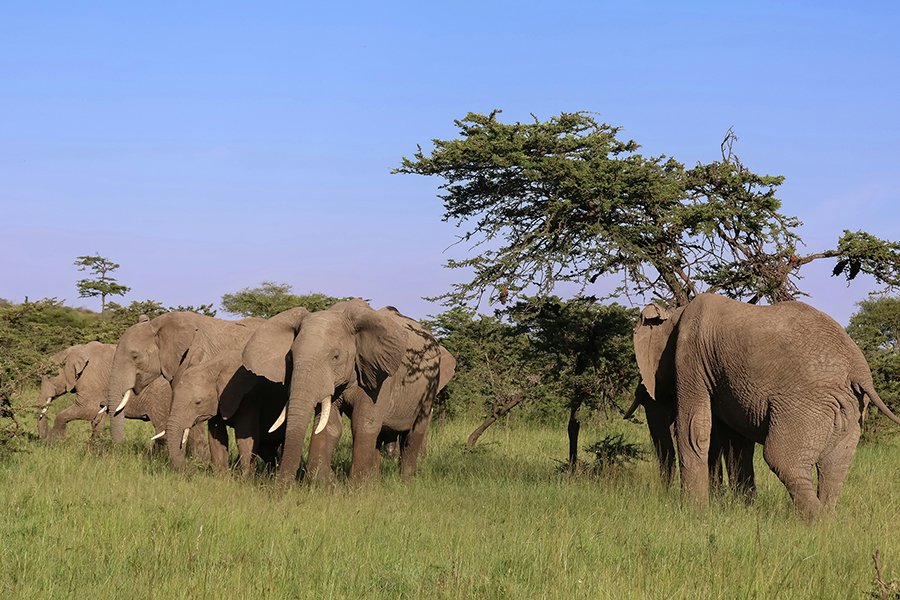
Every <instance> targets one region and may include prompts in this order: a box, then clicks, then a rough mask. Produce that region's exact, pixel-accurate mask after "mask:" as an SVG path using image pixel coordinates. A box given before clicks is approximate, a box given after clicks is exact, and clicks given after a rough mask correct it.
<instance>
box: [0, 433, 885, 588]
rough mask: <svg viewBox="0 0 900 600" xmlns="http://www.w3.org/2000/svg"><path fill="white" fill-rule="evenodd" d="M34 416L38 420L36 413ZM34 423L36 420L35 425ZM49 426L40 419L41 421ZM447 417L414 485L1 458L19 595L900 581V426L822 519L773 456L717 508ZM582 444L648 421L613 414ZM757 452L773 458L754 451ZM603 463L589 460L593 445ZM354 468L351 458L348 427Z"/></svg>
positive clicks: (137, 452) (90, 449)
mask: <svg viewBox="0 0 900 600" xmlns="http://www.w3.org/2000/svg"><path fill="white" fill-rule="evenodd" d="M29 418H30V417H29ZM21 420H22V421H25V420H26V419H21ZM31 420H32V421H33V419H31ZM474 425H475V424H473V423H458V422H457V423H446V424H439V423H436V424H435V426H433V427H432V431H431V435H430V438H429V440H428V454H427V457H426V458H424V459H423V461H422V463H421V469H420V473H419V477H418V479H417V481H416V482H415V483H414V484H412V485H405V484H403V483H401V482H400V481H399V477H398V474H397V468H396V466H395V465H393V464H388V463H386V464H384V465H383V469H382V470H383V477H382V480H381V481H380V482H379V483H377V484H374V485H371V486H367V487H364V488H362V489H357V488H354V487H351V486H349V485H348V484H346V482H344V481H342V482H341V483H340V484H339V485H337V486H336V487H334V488H328V489H321V488H310V487H307V486H303V485H299V484H298V485H295V486H293V487H292V488H291V489H289V490H287V491H283V490H281V489H279V488H278V487H277V486H275V485H274V484H273V483H272V481H271V479H270V478H268V477H266V476H265V475H260V476H257V477H254V478H252V479H250V480H249V481H243V480H241V479H240V478H239V477H237V476H234V477H224V478H223V477H216V476H214V475H212V474H210V473H207V472H204V471H202V470H199V469H197V470H195V472H193V473H190V474H188V475H181V474H177V473H174V472H172V471H171V469H170V468H169V467H168V464H167V462H166V460H165V457H164V456H161V455H159V454H154V453H153V452H150V451H148V450H147V447H148V445H149V444H148V442H147V440H148V438H149V436H150V435H152V433H153V432H152V431H151V428H150V426H149V425H146V424H143V423H134V422H129V423H128V427H127V438H126V443H125V444H124V445H123V446H121V447H112V446H111V445H110V444H109V443H107V442H101V443H95V444H86V442H85V440H86V439H87V435H88V429H87V427H86V426H79V425H73V426H72V430H71V432H70V434H69V436H68V439H67V440H65V441H62V442H60V443H57V444H53V445H47V444H44V443H42V442H32V443H30V444H28V445H27V447H26V449H25V451H23V452H18V453H16V454H14V455H13V457H12V458H11V459H9V460H7V461H5V462H4V463H3V464H2V465H0V485H2V488H0V489H2V492H0V539H2V541H3V543H2V544H0V559H2V569H0V594H2V597H4V598H70V597H71V598H123V597H124V598H221V597H229V598H242V597H260V598H778V597H780V598H859V597H864V596H865V595H866V594H867V593H869V592H870V591H871V590H873V589H874V588H873V577H874V570H873V568H872V560H871V555H872V552H873V551H874V550H875V549H876V548H877V549H879V550H880V552H881V557H882V564H883V568H884V573H883V575H884V576H885V578H886V579H889V580H890V579H897V578H898V577H900V526H898V523H900V476H898V475H897V471H898V469H897V467H898V465H900V436H897V435H894V436H884V437H882V439H880V440H879V441H878V443H877V444H862V445H860V448H859V449H858V451H857V454H856V458H855V460H854V465H853V468H852V469H851V472H850V475H849V477H848V479H847V481H846V484H845V487H844V491H843V494H842V497H841V500H840V503H839V507H838V512H837V514H836V515H834V516H831V517H829V518H826V519H824V520H822V521H821V522H818V523H815V524H812V525H808V524H805V523H803V522H802V521H801V520H799V518H797V517H796V516H795V515H794V514H793V512H792V510H791V506H790V503H789V500H788V497H787V493H786V492H785V490H784V488H783V486H782V485H781V484H780V482H778V481H777V479H775V477H774V476H773V475H772V474H771V472H770V471H769V470H768V468H767V467H766V466H765V465H764V463H763V462H762V460H761V458H759V457H758V459H757V460H758V462H757V473H758V480H759V486H760V494H759V498H758V500H757V501H756V502H755V503H754V504H753V505H752V506H749V507H748V506H745V505H744V504H742V503H741V502H739V501H735V500H731V499H728V498H725V499H722V500H721V501H718V502H716V503H714V505H713V506H712V508H711V509H709V510H707V511H700V510H695V509H692V508H690V507H687V506H684V505H682V503H681V501H680V500H679V498H678V494H677V492H676V491H674V490H670V491H666V490H661V489H659V486H658V485H657V483H656V473H655V466H654V465H653V464H652V462H649V461H644V462H640V463H638V464H636V465H634V466H632V467H626V468H622V469H616V470H612V471H605V472H604V474H603V475H601V476H589V475H587V474H585V473H587V472H588V471H585V472H584V473H582V474H579V475H576V476H568V475H565V474H562V473H560V472H559V470H558V469H557V468H556V467H557V465H558V461H559V460H561V459H564V458H565V456H566V453H567V441H566V439H565V432H564V427H562V426H561V427H559V428H556V429H553V428H546V427H543V428H539V427H530V426H526V425H524V424H519V425H516V424H515V423H513V425H510V426H508V427H503V426H501V425H499V424H498V425H497V426H495V429H491V430H489V431H488V432H487V433H486V434H485V435H484V436H483V438H482V440H481V441H480V442H479V444H478V446H476V448H475V449H474V450H473V451H466V450H465V449H464V440H465V438H466V436H467V435H468V433H469V432H470V431H471V429H473V428H474ZM586 433H587V435H583V438H584V439H583V444H582V445H583V446H586V445H588V444H590V443H591V442H592V441H596V440H597V439H600V438H601V437H603V436H605V435H608V434H618V433H621V434H622V435H623V437H624V439H626V440H629V441H638V442H640V443H641V444H643V445H644V446H645V447H646V448H647V449H649V441H648V439H647V435H646V433H645V431H644V428H643V427H641V426H638V425H635V424H632V423H626V422H622V421H618V420H614V421H611V422H609V423H608V424H606V425H605V426H604V427H603V428H596V429H594V431H587V432H586ZM757 454H759V453H757ZM584 458H585V459H587V458H588V457H587V456H584ZM337 465H338V471H339V473H340V474H341V475H342V476H345V475H344V474H345V473H346V471H347V469H348V468H349V449H348V446H347V441H346V440H344V441H343V442H342V445H341V447H340V448H339V452H338V457H337Z"/></svg>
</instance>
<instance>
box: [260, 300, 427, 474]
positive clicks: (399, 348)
mask: <svg viewBox="0 0 900 600" xmlns="http://www.w3.org/2000/svg"><path fill="white" fill-rule="evenodd" d="M440 363H441V353H440V350H439V348H438V344H437V342H436V341H435V340H434V338H433V337H432V336H431V334H430V333H428V331H427V330H426V329H425V328H424V327H422V326H421V325H420V324H419V323H417V322H416V321H414V320H412V319H409V318H408V317H405V316H403V315H401V314H400V313H399V312H397V310H396V309H394V308H392V307H385V308H382V309H380V310H377V311H376V310H373V309H372V308H371V307H370V306H369V305H368V304H367V303H366V302H364V301H362V300H359V299H356V300H349V301H344V302H338V303H337V304H335V305H333V306H332V307H331V308H329V309H327V310H322V311H317V312H314V313H311V312H309V311H307V310H306V309H303V308H293V309H290V310H287V311H285V312H282V313H280V314H278V315H276V316H274V317H272V318H270V319H269V320H268V321H266V322H265V323H263V324H262V325H261V326H260V327H259V329H258V330H257V331H256V333H254V334H253V336H252V337H251V338H250V341H249V342H247V345H246V346H245V347H244V352H243V364H244V366H245V367H246V368H247V369H248V370H249V371H251V372H253V373H255V374H257V375H260V376H262V377H265V378H266V379H268V380H269V381H272V382H275V383H284V382H286V381H287V379H288V378H290V382H289V383H288V384H287V385H289V389H290V395H289V400H288V403H287V406H286V407H285V409H284V411H282V413H281V416H279V418H278V420H277V421H276V423H275V425H273V427H272V430H274V429H275V428H276V427H278V426H280V425H281V423H282V422H284V421H286V430H285V442H284V450H283V455H282V461H281V464H280V466H279V469H278V475H277V477H278V480H279V481H280V482H282V483H288V482H291V481H293V480H294V479H295V478H296V476H297V472H298V470H299V468H300V462H301V459H302V454H303V443H304V438H305V436H306V428H307V426H308V424H309V421H310V419H311V418H312V416H313V412H314V411H315V409H316V408H317V406H318V405H319V404H321V405H322V408H321V412H320V414H319V421H318V424H317V426H316V430H315V432H314V433H313V437H312V440H311V442H310V450H309V460H308V462H307V475H308V476H310V477H312V478H313V479H315V480H320V481H321V480H330V479H331V478H332V477H333V473H332V471H331V456H332V454H333V452H334V448H335V446H336V445H337V441H338V439H339V438H340V434H341V428H342V425H341V420H340V416H339V414H338V413H339V412H345V413H347V414H349V415H350V426H351V431H352V433H353V451H352V460H351V466H350V479H351V481H355V482H359V481H363V480H367V479H371V478H373V477H375V476H377V473H378V465H379V460H380V455H379V453H378V449H377V448H378V445H379V442H382V443H383V442H390V441H391V439H396V436H397V434H401V437H402V443H401V447H400V473H401V476H402V477H403V478H404V479H407V480H408V479H411V478H413V477H414V476H415V473H416V469H417V461H418V458H419V455H420V454H421V452H422V450H423V448H424V443H425V437H426V435H427V432H428V426H429V423H430V421H431V405H432V402H433V400H434V397H435V395H436V394H437V391H438V387H439V381H440V371H441V364H440ZM338 400H339V403H338V404H339V405H338V409H339V410H332V404H333V403H335V402H336V401H338ZM323 430H324V431H325V433H324V435H319V434H320V433H322V431H323Z"/></svg>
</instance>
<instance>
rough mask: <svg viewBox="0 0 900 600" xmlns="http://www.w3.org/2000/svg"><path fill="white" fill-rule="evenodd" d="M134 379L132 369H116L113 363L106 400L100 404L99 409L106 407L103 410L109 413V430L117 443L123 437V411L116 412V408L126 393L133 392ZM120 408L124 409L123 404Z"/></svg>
mask: <svg viewBox="0 0 900 600" xmlns="http://www.w3.org/2000/svg"><path fill="white" fill-rule="evenodd" d="M135 379H136V377H135V374H134V371H133V369H127V368H126V369H117V368H116V365H115V363H114V364H113V370H112V375H111V376H110V378H109V387H108V388H107V392H106V400H105V401H104V402H103V404H102V405H101V411H103V409H106V410H105V412H107V413H108V414H109V431H110V434H111V435H112V440H113V442H115V443H117V444H118V443H120V442H121V441H122V440H123V439H124V438H125V411H124V410H119V411H118V412H116V409H117V408H119V405H120V404H122V401H123V400H124V399H125V396H126V394H128V393H129V392H132V393H133V391H134V385H135ZM129 399H130V398H129ZM122 408H123V409H124V406H123V407H122Z"/></svg>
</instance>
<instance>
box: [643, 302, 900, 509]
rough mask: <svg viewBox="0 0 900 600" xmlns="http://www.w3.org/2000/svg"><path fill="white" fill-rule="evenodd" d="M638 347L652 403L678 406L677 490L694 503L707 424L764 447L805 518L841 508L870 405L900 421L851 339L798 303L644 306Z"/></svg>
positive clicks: (704, 488) (703, 470) (703, 488)
mask: <svg viewBox="0 0 900 600" xmlns="http://www.w3.org/2000/svg"><path fill="white" fill-rule="evenodd" d="M634 346H635V355H636V357H637V361H638V368H639V369H640V372H641V378H642V381H643V383H644V385H645V387H646V389H647V392H648V394H649V395H650V397H652V398H664V397H666V396H669V397H674V398H675V429H676V432H677V436H676V437H677V448H678V460H679V465H680V468H681V484H682V490H683V493H684V494H685V496H686V497H687V498H689V499H691V500H693V501H695V502H697V503H699V504H701V505H705V504H706V503H707V502H708V489H709V481H708V453H709V445H710V437H711V430H712V426H713V418H714V417H715V418H717V419H719V420H720V421H722V422H723V423H724V424H725V425H727V426H728V427H730V428H731V429H733V430H734V432H736V434H738V435H739V436H742V437H743V438H745V439H747V440H749V441H752V442H755V443H759V444H762V445H763V457H764V458H765V461H766V463H767V464H768V465H769V467H770V468H771V469H772V471H773V472H774V473H775V474H776V475H777V476H778V478H779V479H780V480H781V481H782V482H783V483H784V485H785V486H786V487H787V489H788V492H789V493H790V495H791V498H792V499H793V501H794V505H795V506H796V507H797V509H798V510H799V511H800V513H801V514H802V515H804V516H806V517H814V516H816V515H818V514H819V513H820V512H821V511H822V510H823V509H831V508H833V507H834V505H835V503H836V502H837V497H838V494H839V493H840V489H841V485H842V484H843V481H844V478H845V476H846V475H847V471H848V470H849V468H850V462H851V460H852V457H853V453H854V451H855V449H856V444H857V442H858V441H859V436H860V427H861V419H862V415H863V413H864V411H865V408H866V406H867V404H868V401H871V402H872V403H873V404H875V406H877V407H878V408H879V409H880V410H881V411H882V412H884V413H885V414H886V415H887V416H888V417H889V418H890V419H891V420H893V421H895V422H896V423H900V419H898V418H897V417H896V415H894V414H893V413H891V412H890V410H888V408H887V407H886V406H885V405H884V402H882V400H881V399H880V398H879V397H878V394H877V393H876V392H875V389H874V388H873V385H872V374H871V372H870V370H869V366H868V364H866V360H865V358H864V357H863V354H862V352H861V351H860V350H859V348H858V347H857V346H856V344H855V343H853V340H851V339H850V336H848V335H847V333H846V332H845V331H844V329H843V328H842V327H841V326H840V325H838V324H837V323H836V322H835V321H834V320H833V319H831V318H830V317H828V316H827V315H825V314H824V313H821V312H819V311H817V310H815V309H814V308H812V307H811V306H809V305H807V304H804V303H802V302H796V301H790V302H780V303H778V304H775V305H772V306H755V305H750V304H745V303H742V302H737V301H735V300H730V299H728V298H724V297H722V296H717V295H715V294H700V295H699V296H697V297H696V298H695V299H694V300H692V301H691V302H690V303H689V304H688V305H687V306H686V307H684V308H682V309H679V310H676V311H674V312H670V311H668V310H666V309H664V308H661V307H659V306H656V305H649V306H647V307H645V308H644V310H643V312H642V313H641V320H640V323H639V324H638V326H637V328H636V329H635V334H634ZM813 467H815V468H816V469H817V472H818V490H816V488H815V487H814V486H813V479H812V469H813Z"/></svg>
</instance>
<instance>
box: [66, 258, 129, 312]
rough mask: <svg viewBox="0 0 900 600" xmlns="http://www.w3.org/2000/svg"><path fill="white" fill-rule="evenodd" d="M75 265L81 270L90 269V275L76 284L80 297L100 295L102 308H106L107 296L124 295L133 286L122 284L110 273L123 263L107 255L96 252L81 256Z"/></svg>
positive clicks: (102, 309)
mask: <svg viewBox="0 0 900 600" xmlns="http://www.w3.org/2000/svg"><path fill="white" fill-rule="evenodd" d="M75 266H76V267H78V270H79V271H89V272H90V275H91V276H90V277H85V278H84V279H79V280H78V282H76V284H75V286H76V287H77V288H78V297H79V298H95V297H97V296H100V310H101V311H104V310H106V297H107V296H124V295H125V294H127V293H128V292H129V291H131V288H130V287H128V286H124V285H121V284H120V283H118V282H117V281H116V278H115V277H113V276H112V275H110V273H112V272H113V271H115V270H117V269H118V268H119V267H120V266H121V265H120V264H118V263H114V262H113V261H111V260H109V259H108V258H106V257H103V256H100V254H99V253H98V254H95V255H93V256H90V255H86V256H79V257H78V258H76V259H75Z"/></svg>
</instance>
